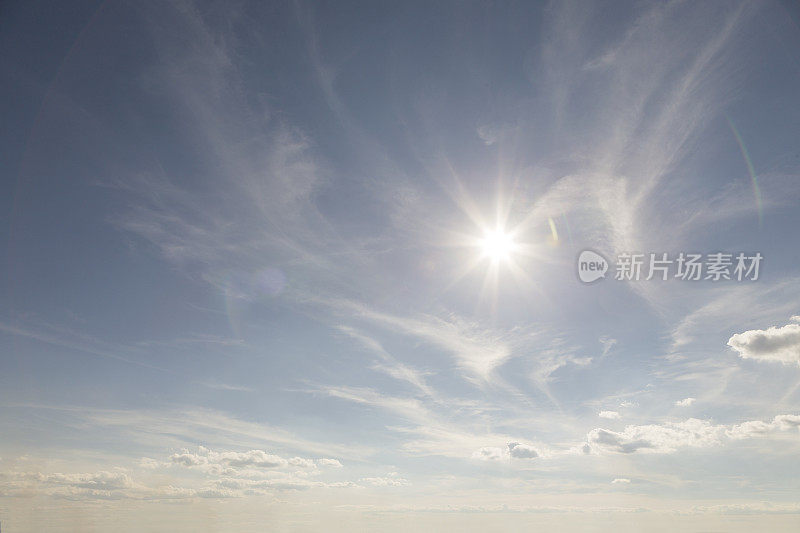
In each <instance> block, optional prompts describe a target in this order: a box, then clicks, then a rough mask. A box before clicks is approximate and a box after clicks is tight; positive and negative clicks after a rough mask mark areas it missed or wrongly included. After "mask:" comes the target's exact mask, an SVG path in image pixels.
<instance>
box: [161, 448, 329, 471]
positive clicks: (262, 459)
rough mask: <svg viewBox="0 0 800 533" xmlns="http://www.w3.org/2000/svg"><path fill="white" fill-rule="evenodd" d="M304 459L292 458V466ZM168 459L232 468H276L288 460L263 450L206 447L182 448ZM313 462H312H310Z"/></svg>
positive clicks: (191, 463) (179, 462)
mask: <svg viewBox="0 0 800 533" xmlns="http://www.w3.org/2000/svg"><path fill="white" fill-rule="evenodd" d="M298 459H299V460H300V461H305V460H303V459H300V458H299V457H296V458H294V459H292V461H294V463H292V465H293V466H298V463H297V460H298ZM170 461H172V462H173V463H175V464H180V465H183V466H188V467H193V466H204V465H208V466H212V467H214V466H216V467H225V466H230V467H234V468H244V467H254V468H277V467H282V466H286V465H287V464H289V461H287V460H286V459H284V458H282V457H280V456H277V455H273V454H270V453H267V452H265V451H264V450H249V451H246V452H229V451H226V452H215V451H211V450H209V449H207V448H204V447H202V446H201V447H200V448H199V449H198V451H197V453H192V452H190V451H189V450H182V451H181V452H180V453H175V454H172V455H171V456H170ZM312 464H313V463H312Z"/></svg>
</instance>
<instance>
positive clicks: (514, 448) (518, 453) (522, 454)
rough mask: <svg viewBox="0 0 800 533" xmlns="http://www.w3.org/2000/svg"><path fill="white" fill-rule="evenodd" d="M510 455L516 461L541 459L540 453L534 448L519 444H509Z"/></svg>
mask: <svg viewBox="0 0 800 533" xmlns="http://www.w3.org/2000/svg"><path fill="white" fill-rule="evenodd" d="M508 454H509V455H510V456H511V457H514V458H516V459H535V458H537V457H539V452H538V451H536V449H535V448H534V447H533V446H529V445H528V444H521V443H519V442H509V443H508Z"/></svg>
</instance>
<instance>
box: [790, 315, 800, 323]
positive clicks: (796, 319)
mask: <svg viewBox="0 0 800 533" xmlns="http://www.w3.org/2000/svg"><path fill="white" fill-rule="evenodd" d="M789 321H790V322H795V323H797V324H800V315H792V316H791V317H790V318H789Z"/></svg>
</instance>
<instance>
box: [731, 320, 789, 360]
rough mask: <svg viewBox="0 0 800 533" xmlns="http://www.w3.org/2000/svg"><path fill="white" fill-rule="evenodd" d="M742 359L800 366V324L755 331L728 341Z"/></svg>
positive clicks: (734, 336) (739, 334) (735, 336)
mask: <svg viewBox="0 0 800 533" xmlns="http://www.w3.org/2000/svg"><path fill="white" fill-rule="evenodd" d="M728 346H730V347H731V348H733V349H734V350H736V352H738V354H739V357H741V358H742V359H754V360H756V361H769V362H779V363H783V364H785V365H794V364H796V365H800V324H797V323H794V324H787V325H785V326H782V327H775V326H773V327H770V328H767V329H753V330H748V331H745V332H743V333H737V334H735V335H733V336H732V337H731V338H730V339H728Z"/></svg>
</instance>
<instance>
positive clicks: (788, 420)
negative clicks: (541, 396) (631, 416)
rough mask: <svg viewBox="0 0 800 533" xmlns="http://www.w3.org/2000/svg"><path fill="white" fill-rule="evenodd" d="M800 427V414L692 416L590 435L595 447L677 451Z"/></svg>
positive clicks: (622, 450) (616, 450)
mask: <svg viewBox="0 0 800 533" xmlns="http://www.w3.org/2000/svg"><path fill="white" fill-rule="evenodd" d="M798 428H800V415H778V416H776V417H774V418H773V419H772V421H771V422H764V421H761V420H750V421H746V422H742V423H741V424H733V425H718V424H713V423H711V421H709V420H699V419H697V418H689V419H688V420H685V421H683V422H669V423H666V424H648V425H641V426H636V425H631V426H627V427H626V428H625V429H624V430H622V431H611V430H609V429H604V428H595V429H593V430H591V431H590V432H589V434H588V436H587V441H588V442H587V445H590V447H591V450H593V451H598V452H613V453H625V454H628V453H674V452H676V451H678V450H679V449H680V448H708V447H712V446H719V445H721V444H722V443H723V442H724V441H725V440H726V439H733V440H739V439H747V438H757V437H767V436H769V435H771V434H772V433H775V432H779V431H790V430H795V429H798Z"/></svg>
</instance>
